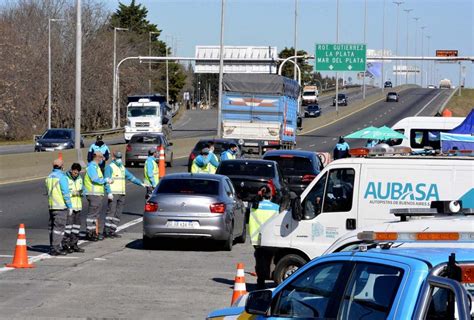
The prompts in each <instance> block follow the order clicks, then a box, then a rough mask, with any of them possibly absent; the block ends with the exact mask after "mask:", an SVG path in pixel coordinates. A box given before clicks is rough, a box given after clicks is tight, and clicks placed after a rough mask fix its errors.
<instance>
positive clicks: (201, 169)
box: [191, 159, 215, 173]
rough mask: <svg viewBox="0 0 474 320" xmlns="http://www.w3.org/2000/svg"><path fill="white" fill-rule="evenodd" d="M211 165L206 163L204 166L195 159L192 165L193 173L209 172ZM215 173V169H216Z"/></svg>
mask: <svg viewBox="0 0 474 320" xmlns="http://www.w3.org/2000/svg"><path fill="white" fill-rule="evenodd" d="M210 166H211V164H210V163H208V164H206V165H205V166H203V167H200V166H198V165H197V163H196V159H194V160H193V164H192V166H191V173H209V167H210ZM214 173H215V171H214Z"/></svg>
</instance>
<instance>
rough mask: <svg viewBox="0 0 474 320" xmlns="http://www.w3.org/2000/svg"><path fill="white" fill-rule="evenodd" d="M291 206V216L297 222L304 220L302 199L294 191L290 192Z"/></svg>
mask: <svg viewBox="0 0 474 320" xmlns="http://www.w3.org/2000/svg"><path fill="white" fill-rule="evenodd" d="M290 206H291V216H292V217H293V219H294V220H295V221H301V220H302V219H303V206H302V205H301V198H300V197H299V196H298V195H296V193H294V192H293V191H291V192H290Z"/></svg>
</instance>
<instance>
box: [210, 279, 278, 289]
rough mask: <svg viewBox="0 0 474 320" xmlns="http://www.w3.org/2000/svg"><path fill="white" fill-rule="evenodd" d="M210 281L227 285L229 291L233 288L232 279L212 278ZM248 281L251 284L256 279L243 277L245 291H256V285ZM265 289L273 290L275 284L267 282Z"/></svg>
mask: <svg viewBox="0 0 474 320" xmlns="http://www.w3.org/2000/svg"><path fill="white" fill-rule="evenodd" d="M211 280H212V281H214V282H217V283H222V284H226V285H229V289H232V288H233V287H234V280H233V279H225V278H212V279H211ZM249 280H250V281H251V282H257V278H255V277H252V276H250V277H247V275H246V277H245V287H246V289H247V291H249V292H250V291H255V290H257V284H256V283H249ZM266 285H267V289H271V288H275V287H276V286H277V285H276V283H274V282H267V284H266Z"/></svg>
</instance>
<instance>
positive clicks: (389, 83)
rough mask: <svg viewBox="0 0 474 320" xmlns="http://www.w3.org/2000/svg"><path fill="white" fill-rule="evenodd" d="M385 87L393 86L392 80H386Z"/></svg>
mask: <svg viewBox="0 0 474 320" xmlns="http://www.w3.org/2000/svg"><path fill="white" fill-rule="evenodd" d="M383 87H384V88H391V87H392V81H385V83H384V84H383Z"/></svg>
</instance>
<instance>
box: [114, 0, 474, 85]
mask: <svg viewBox="0 0 474 320" xmlns="http://www.w3.org/2000/svg"><path fill="white" fill-rule="evenodd" d="M297 1H298V36H297V47H298V48H299V49H304V50H306V51H308V52H309V53H311V54H314V45H315V43H332V42H335V40H336V1H335V0H297ZM398 1H401V0H398ZM122 2H123V3H130V0H123V1H122ZM137 2H138V3H142V4H143V5H145V6H146V7H147V8H148V10H149V20H150V21H151V22H152V23H155V24H157V25H158V27H159V28H160V29H162V30H163V35H168V36H173V37H174V38H175V39H178V40H177V42H176V40H175V42H174V44H175V50H177V53H178V55H180V56H194V52H195V46H196V45H218V44H219V36H220V35H219V32H220V10H221V1H220V0H142V1H139V0H137ZM384 2H385V47H386V49H390V50H392V52H393V53H394V54H395V52H396V30H397V6H396V5H395V4H394V3H393V1H391V0H390V1H389V0H385V1H384V0H367V38H366V39H367V47H368V48H370V49H381V48H382V29H383V27H382V26H383V7H384ZM107 3H108V5H109V6H110V8H111V10H115V9H116V8H117V5H118V2H115V1H107ZM404 9H413V11H411V12H410V13H409V20H408V31H409V32H408V41H409V42H408V55H414V54H415V42H416V46H417V54H418V55H420V54H421V46H422V36H421V35H422V31H421V27H422V26H426V29H425V30H424V37H423V38H424V40H423V47H424V52H425V55H434V54H435V50H436V49H455V50H459V55H462V56H473V55H474V50H473V49H474V31H473V30H474V21H473V20H474V1H473V0H449V1H448V0H405V1H404V3H403V4H402V5H400V15H399V50H398V52H399V55H405V54H406V53H407V51H406V49H407V48H406V45H407V40H406V39H407V13H406V12H405V11H403V10H404ZM294 12H295V0H226V7H225V31H224V43H225V45H264V46H276V47H277V48H278V50H281V49H283V48H284V47H285V46H287V47H291V46H293V43H294ZM414 17H420V19H419V20H418V28H416V27H415V26H416V22H415V20H414V19H413V18H414ZM363 23H364V0H339V42H341V43H362V42H363V40H364V24H363ZM416 29H418V30H417V31H418V32H417V34H416V39H415V30H416ZM426 36H431V39H430V40H428V38H427V37H426ZM168 39H169V38H168ZM170 44H171V43H170ZM428 45H429V51H428ZM464 65H465V66H466V86H468V87H474V75H473V73H474V68H473V67H472V63H467V62H466V63H464ZM419 66H420V67H421V65H419ZM390 67H391V66H389V67H388V68H387V67H386V68H385V70H391V68H390ZM424 70H425V71H427V70H428V63H426V62H425V67H424ZM436 70H437V72H436ZM435 75H437V79H436V80H433V81H432V82H435V83H436V84H437V83H438V82H439V79H441V78H449V79H451V80H452V81H453V84H454V85H457V84H458V82H459V80H458V79H459V66H458V65H457V64H446V63H444V64H440V63H439V64H436V66H435V68H434V69H433V73H432V76H433V77H434V76H435ZM347 76H349V74H346V77H347ZM387 76H388V77H389V78H392V80H393V75H391V74H390V73H389V74H388V75H387ZM352 77H353V78H354V79H355V74H353V75H352ZM418 78H419V77H418ZM403 82H404V79H403Z"/></svg>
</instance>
